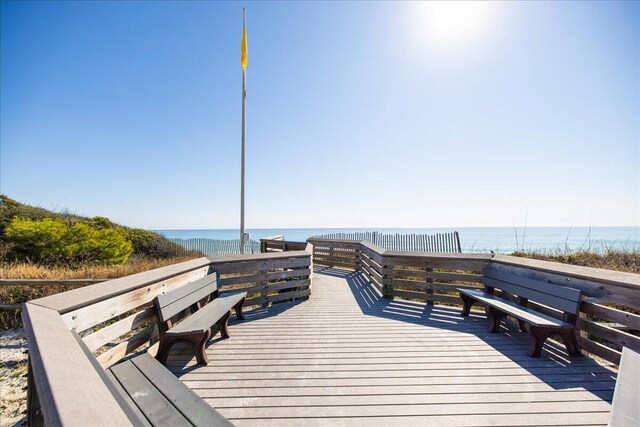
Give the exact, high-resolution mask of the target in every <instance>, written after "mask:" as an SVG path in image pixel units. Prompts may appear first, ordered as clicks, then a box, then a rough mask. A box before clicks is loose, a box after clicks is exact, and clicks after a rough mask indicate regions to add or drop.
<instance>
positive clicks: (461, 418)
mask: <svg viewBox="0 0 640 427" xmlns="http://www.w3.org/2000/svg"><path fill="white" fill-rule="evenodd" d="M459 312H460V308H458V307H448V306H440V305H437V306H430V305H426V304H423V303H419V302H411V301H402V300H396V301H392V300H389V299H385V298H383V297H382V296H381V295H380V294H378V292H377V291H376V290H375V289H374V288H373V287H372V286H371V284H370V283H369V282H368V281H367V280H366V278H365V277H364V276H363V275H362V274H360V273H356V272H353V271H347V270H341V269H333V268H327V267H316V268H315V269H314V284H313V291H312V296H311V298H310V299H309V300H308V301H302V302H293V303H282V304H275V305H272V306H271V307H268V308H260V309H256V310H253V311H250V312H248V313H247V320H245V321H243V322H236V321H233V322H232V323H231V328H230V330H231V338H230V339H228V340H220V339H219V338H218V339H215V338H214V339H213V340H212V341H211V343H210V344H209V347H208V350H207V353H208V355H209V358H210V360H211V362H210V363H209V365H208V366H206V367H201V366H197V365H194V359H193V357H192V355H190V354H188V353H185V352H184V350H180V349H177V351H174V352H173V353H172V355H171V356H170V359H169V361H168V364H167V365H168V367H169V369H171V370H172V371H173V372H174V373H175V374H176V375H177V376H178V377H180V378H181V379H182V380H183V381H184V382H185V384H187V385H188V386H189V387H191V388H192V389H193V390H194V391H196V392H197V393H198V394H199V395H201V396H202V397H203V398H205V399H206V400H207V401H208V402H209V403H211V404H212V405H213V406H214V407H215V408H216V409H218V410H219V411H220V412H221V413H222V414H223V415H224V416H226V417H227V418H229V419H230V420H231V421H232V422H234V423H236V424H238V425H261V426H262V425H289V424H291V425H300V424H314V425H317V424H320V425H325V424H326V425H361V424H364V423H366V424H367V425H385V426H388V425H407V424H410V423H416V422H418V423H421V424H423V423H429V424H433V425H574V424H591V425H597V424H606V423H607V420H608V414H609V409H610V405H609V402H610V401H611V398H612V395H613V389H614V386H615V375H616V373H615V371H614V370H612V369H610V368H608V367H606V366H602V365H600V364H598V363H597V362H596V361H595V360H593V359H590V358H586V357H583V358H577V359H576V358H574V359H572V358H570V357H568V356H567V354H566V353H565V351H564V349H563V348H562V347H561V346H560V345H557V344H556V343H555V342H553V341H549V340H548V341H547V344H546V345H545V349H544V352H543V355H542V357H540V358H536V359H533V358H530V357H529V356H527V354H526V351H527V347H528V336H527V334H525V333H521V332H519V331H518V328H517V325H516V324H513V325H509V324H507V325H506V326H505V327H503V329H502V330H501V331H500V333H498V334H490V333H488V332H487V328H488V323H487V320H486V318H485V316H484V313H483V312H480V311H475V312H472V315H471V316H469V317H467V318H463V317H461V316H460V314H459Z"/></svg>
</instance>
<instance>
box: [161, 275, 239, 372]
mask: <svg viewBox="0 0 640 427" xmlns="http://www.w3.org/2000/svg"><path fill="white" fill-rule="evenodd" d="M217 277H218V275H217V273H213V274H210V275H208V276H206V277H203V278H202V279H200V280H196V281H195V282H193V283H189V284H187V285H185V286H182V287H181V288H178V289H176V290H175V291H172V292H168V293H166V294H163V295H158V296H157V297H156V298H155V313H156V317H157V319H158V330H159V333H160V344H159V348H158V354H157V356H156V358H157V359H158V360H159V361H160V362H162V363H163V364H164V363H166V362H167V356H168V355H169V350H170V349H171V347H172V346H173V345H174V344H176V343H179V342H182V343H185V344H187V345H189V346H190V347H191V348H192V349H193V352H194V353H195V355H196V359H197V361H198V364H200V365H206V364H207V363H208V362H209V360H208V358H207V355H206V353H205V345H206V343H207V341H208V340H209V338H210V337H211V335H212V333H211V329H212V327H213V326H214V325H217V326H218V329H219V330H220V334H221V335H222V338H229V329H228V327H227V322H228V321H229V317H230V316H231V309H234V310H235V312H236V316H237V318H238V319H244V314H243V313H242V304H244V301H245V299H246V297H247V293H246V292H238V293H233V294H226V295H222V296H219V294H218V280H217ZM207 301H208V302H207ZM205 303H206V304H205ZM185 310H190V312H191V314H190V315H188V316H187V317H186V318H184V319H183V320H181V321H180V322H179V323H177V324H176V325H174V324H173V321H172V319H173V318H174V317H175V316H177V315H179V314H181V313H183V312H185Z"/></svg>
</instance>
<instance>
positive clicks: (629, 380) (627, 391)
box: [609, 347, 640, 427]
mask: <svg viewBox="0 0 640 427" xmlns="http://www.w3.org/2000/svg"><path fill="white" fill-rule="evenodd" d="M638 399H640V353H638V352H635V351H633V350H630V349H629V348H628V347H624V348H623V349H622V359H621V361H620V369H619V370H618V379H617V380H616V389H615V391H614V392H613V402H612V407H611V416H610V417H609V426H610V427H626V426H640V405H639V401H638Z"/></svg>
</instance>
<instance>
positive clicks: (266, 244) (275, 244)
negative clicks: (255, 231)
mask: <svg viewBox="0 0 640 427" xmlns="http://www.w3.org/2000/svg"><path fill="white" fill-rule="evenodd" d="M306 246H307V243H306V242H294V241H292V240H284V239H260V252H262V253H266V252H287V251H303V250H304V249H305V248H306Z"/></svg>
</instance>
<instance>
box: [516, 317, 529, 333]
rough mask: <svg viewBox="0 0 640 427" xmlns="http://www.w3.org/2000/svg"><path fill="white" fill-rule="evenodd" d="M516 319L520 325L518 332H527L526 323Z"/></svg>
mask: <svg viewBox="0 0 640 427" xmlns="http://www.w3.org/2000/svg"><path fill="white" fill-rule="evenodd" d="M517 320H518V325H519V326H520V332H527V325H525V323H524V322H523V321H522V320H520V319H517Z"/></svg>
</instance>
